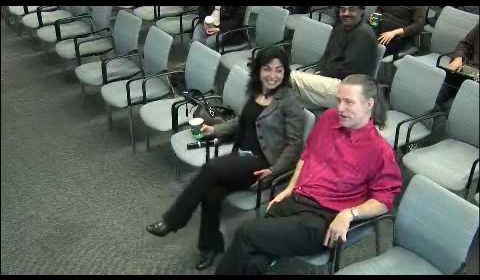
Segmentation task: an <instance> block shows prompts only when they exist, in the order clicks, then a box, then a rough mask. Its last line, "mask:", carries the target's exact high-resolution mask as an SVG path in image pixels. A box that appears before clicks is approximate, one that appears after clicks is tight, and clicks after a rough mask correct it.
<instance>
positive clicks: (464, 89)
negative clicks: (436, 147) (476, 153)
mask: <svg viewBox="0 0 480 280" xmlns="http://www.w3.org/2000/svg"><path fill="white" fill-rule="evenodd" d="M478 90H479V88H478V83H477V82H475V81H472V80H465V81H464V82H463V83H462V85H461V86H460V89H459V90H458V92H457V95H456V96H455V99H454V100H453V104H452V107H451V108H450V113H449V116H448V120H447V134H448V135H449V136H450V137H452V138H454V139H456V140H460V141H463V142H466V143H468V144H470V145H473V146H476V147H478V134H479V131H478V126H479V125H480V124H479V120H478V119H479V106H478V104H479V97H478Z"/></svg>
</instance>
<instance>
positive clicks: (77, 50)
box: [73, 27, 113, 65]
mask: <svg viewBox="0 0 480 280" xmlns="http://www.w3.org/2000/svg"><path fill="white" fill-rule="evenodd" d="M103 31H110V28H108V27H106V28H103V29H100V30H97V31H94V32H91V33H86V34H82V35H78V36H75V37H73V43H74V45H75V57H76V59H77V64H78V65H80V64H81V60H80V59H81V58H82V57H84V56H92V55H98V54H102V53H106V52H109V51H111V50H112V49H113V48H110V49H107V50H105V51H103V52H100V53H91V54H88V55H81V54H80V45H81V44H83V43H87V42H92V41H96V40H100V39H106V38H110V39H111V40H113V36H112V35H101V36H97V37H94V38H89V39H85V40H82V41H80V42H79V39H81V38H85V37H88V36H89V35H95V34H98V33H100V32H103Z"/></svg>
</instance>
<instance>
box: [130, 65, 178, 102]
mask: <svg viewBox="0 0 480 280" xmlns="http://www.w3.org/2000/svg"><path fill="white" fill-rule="evenodd" d="M142 71H143V69H142ZM176 73H184V71H183V70H175V71H161V72H158V73H155V74H149V75H145V74H144V73H143V75H142V77H138V78H133V79H129V80H128V82H127V85H126V86H127V87H129V86H130V83H132V82H133V81H137V80H143V81H142V94H143V98H142V103H144V104H145V103H147V90H146V83H147V81H148V80H150V79H153V78H159V77H163V76H168V75H172V74H176ZM127 89H128V88H127ZM161 98H163V97H161ZM158 99H160V98H158ZM152 100H157V99H152ZM127 102H128V96H127ZM130 104H131V102H130Z"/></svg>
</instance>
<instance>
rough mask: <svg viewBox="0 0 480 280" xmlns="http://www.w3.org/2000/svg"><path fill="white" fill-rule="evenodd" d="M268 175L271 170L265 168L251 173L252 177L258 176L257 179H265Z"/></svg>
mask: <svg viewBox="0 0 480 280" xmlns="http://www.w3.org/2000/svg"><path fill="white" fill-rule="evenodd" d="M270 174H272V170H271V169H270V168H265V169H261V170H257V171H255V172H253V175H255V176H258V179H262V178H264V177H267V176H268V175H270Z"/></svg>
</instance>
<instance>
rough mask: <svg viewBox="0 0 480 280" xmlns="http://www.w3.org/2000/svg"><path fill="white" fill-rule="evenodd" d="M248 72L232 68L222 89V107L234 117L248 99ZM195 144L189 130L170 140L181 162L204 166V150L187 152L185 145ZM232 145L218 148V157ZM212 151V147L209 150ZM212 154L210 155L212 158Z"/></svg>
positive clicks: (176, 134)
mask: <svg viewBox="0 0 480 280" xmlns="http://www.w3.org/2000/svg"><path fill="white" fill-rule="evenodd" d="M248 81H249V77H248V72H246V71H245V70H244V69H241V68H239V67H234V68H233V69H232V71H230V74H229V75H228V77H227V81H226V82H225V87H224V88H223V97H222V105H223V106H225V107H228V108H231V109H232V110H233V111H234V112H235V115H237V116H238V115H240V113H241V111H242V108H243V106H244V105H245V103H246V101H247V99H248V93H247V92H248V89H247V85H248ZM192 142H195V139H194V138H193V136H192V133H191V131H190V129H186V130H183V131H180V132H177V133H175V134H173V135H172V137H171V138H170V144H171V145H172V149H173V152H174V153H175V155H176V156H177V158H178V159H180V160H181V161H183V162H185V163H187V164H189V165H192V166H196V167H200V166H202V165H203V164H205V158H206V156H205V152H206V151H205V149H193V150H187V144H188V143H192ZM232 148H233V144H231V143H230V144H223V145H220V146H219V152H218V155H219V156H222V155H226V154H229V153H231V152H232ZM210 149H211V150H213V147H212V148H210ZM213 155H214V153H213V152H212V153H210V156H211V157H212V156H213Z"/></svg>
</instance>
